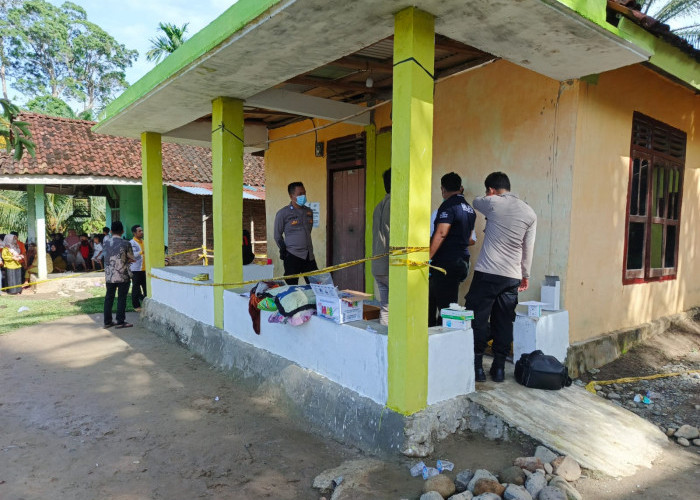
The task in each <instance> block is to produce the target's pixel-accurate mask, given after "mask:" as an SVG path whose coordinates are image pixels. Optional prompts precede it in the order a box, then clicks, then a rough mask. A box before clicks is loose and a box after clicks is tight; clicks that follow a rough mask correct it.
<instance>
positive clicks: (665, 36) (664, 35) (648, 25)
mask: <svg viewBox="0 0 700 500" xmlns="http://www.w3.org/2000/svg"><path fill="white" fill-rule="evenodd" d="M608 8H609V11H608V12H610V10H612V11H613V12H617V13H619V14H621V15H623V16H625V17H626V18H627V19H630V20H631V21H632V22H634V23H635V24H637V25H639V26H641V27H642V28H644V29H645V30H647V31H648V32H649V33H652V34H653V35H656V36H658V37H659V38H661V39H662V40H665V41H666V42H668V43H670V44H671V45H673V46H675V47H678V48H679V49H680V50H681V51H682V52H685V53H686V54H688V55H690V56H691V57H693V58H694V59H695V60H696V61H699V62H700V50H698V49H696V48H695V47H693V45H691V44H690V43H688V41H687V40H685V39H684V38H681V37H680V36H678V35H676V34H674V33H672V32H671V27H670V26H669V25H668V24H664V23H662V22H661V21H659V20H657V19H654V18H653V17H651V16H648V15H646V14H645V13H643V12H642V11H641V10H640V9H641V6H640V5H639V3H638V2H637V0H608Z"/></svg>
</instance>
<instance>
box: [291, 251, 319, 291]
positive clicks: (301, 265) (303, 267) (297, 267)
mask: <svg viewBox="0 0 700 500" xmlns="http://www.w3.org/2000/svg"><path fill="white" fill-rule="evenodd" d="M317 269H318V266H317V265H316V260H315V259H311V260H309V259H302V258H301V257H297V256H296V255H292V254H291V253H287V256H286V257H285V259H284V275H285V276H290V275H292V274H299V273H306V272H309V271H315V270H317ZM304 279H305V280H306V282H307V283H308V282H309V280H308V279H306V278H304ZM285 281H286V282H287V284H288V285H296V284H297V283H299V278H289V279H288V280H285Z"/></svg>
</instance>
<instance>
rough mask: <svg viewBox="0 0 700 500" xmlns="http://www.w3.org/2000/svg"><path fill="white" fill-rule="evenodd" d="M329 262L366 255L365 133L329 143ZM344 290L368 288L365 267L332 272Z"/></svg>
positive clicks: (350, 259) (336, 262) (355, 258)
mask: <svg viewBox="0 0 700 500" xmlns="http://www.w3.org/2000/svg"><path fill="white" fill-rule="evenodd" d="M327 165H328V183H329V186H328V193H329V197H330V199H329V211H330V213H329V217H328V220H329V226H330V227H329V231H328V234H329V238H328V242H329V248H328V253H329V259H328V262H329V263H330V264H331V265H335V264H341V263H344V262H350V261H353V260H357V259H362V258H363V257H364V256H365V139H364V134H360V135H357V136H355V135H353V136H349V137H343V138H340V139H334V140H333V141H329V143H328V163H327ZM333 283H335V285H336V286H337V287H338V288H339V289H341V290H345V289H347V290H358V291H364V289H365V271H364V264H360V265H357V266H353V267H349V268H347V269H341V270H340V271H336V272H334V273H333Z"/></svg>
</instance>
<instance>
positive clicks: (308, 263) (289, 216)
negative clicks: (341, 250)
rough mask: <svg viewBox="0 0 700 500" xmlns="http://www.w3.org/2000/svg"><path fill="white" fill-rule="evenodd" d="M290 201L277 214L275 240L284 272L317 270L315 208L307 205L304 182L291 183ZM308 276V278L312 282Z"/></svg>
mask: <svg viewBox="0 0 700 500" xmlns="http://www.w3.org/2000/svg"><path fill="white" fill-rule="evenodd" d="M287 192H288V193H289V199H290V200H291V201H290V203H289V205H287V206H286V207H284V208H282V209H280V210H279V212H277V215H276V216H275V242H276V243H277V246H278V247H279V249H280V259H282V262H283V263H284V274H285V276H290V275H292V274H299V273H305V272H308V271H315V270H316V269H318V266H316V259H315V258H314V247H313V243H312V242H311V228H312V227H313V223H314V213H313V211H312V210H311V209H310V208H309V207H307V206H305V205H306V189H304V184H302V183H301V182H292V183H291V184H290V185H289V186H287ZM286 281H287V284H289V285H296V284H297V283H298V282H299V279H298V278H290V279H288V280H286ZM308 281H309V280H308V279H307V280H306V282H307V283H308Z"/></svg>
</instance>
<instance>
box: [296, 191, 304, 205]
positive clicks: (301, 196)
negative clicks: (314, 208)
mask: <svg viewBox="0 0 700 500" xmlns="http://www.w3.org/2000/svg"><path fill="white" fill-rule="evenodd" d="M297 204H298V205H299V206H302V207H303V206H304V205H306V195H305V194H300V195H299V196H297Z"/></svg>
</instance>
